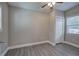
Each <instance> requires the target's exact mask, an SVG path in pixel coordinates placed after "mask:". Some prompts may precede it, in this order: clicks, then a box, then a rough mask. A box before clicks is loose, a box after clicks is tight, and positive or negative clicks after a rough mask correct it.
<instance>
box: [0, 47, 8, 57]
mask: <svg viewBox="0 0 79 59" xmlns="http://www.w3.org/2000/svg"><path fill="white" fill-rule="evenodd" d="M8 50H9V48H7V49H6V50H5V51H4V52H3V53H2V54H1V56H4V55H5V54H6V53H7V52H8Z"/></svg>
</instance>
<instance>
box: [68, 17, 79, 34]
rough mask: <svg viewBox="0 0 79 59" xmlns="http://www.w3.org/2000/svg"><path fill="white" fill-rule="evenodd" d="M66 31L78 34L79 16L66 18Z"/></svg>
mask: <svg viewBox="0 0 79 59" xmlns="http://www.w3.org/2000/svg"><path fill="white" fill-rule="evenodd" d="M67 33H73V34H79V16H74V17H69V18H68V20H67Z"/></svg>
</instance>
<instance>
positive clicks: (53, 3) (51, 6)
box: [41, 2, 63, 9]
mask: <svg viewBox="0 0 79 59" xmlns="http://www.w3.org/2000/svg"><path fill="white" fill-rule="evenodd" d="M56 3H59V4H62V3H63V2H48V3H47V4H44V5H43V6H42V7H41V8H44V7H46V6H49V7H50V9H53V6H54V5H55V4H56Z"/></svg>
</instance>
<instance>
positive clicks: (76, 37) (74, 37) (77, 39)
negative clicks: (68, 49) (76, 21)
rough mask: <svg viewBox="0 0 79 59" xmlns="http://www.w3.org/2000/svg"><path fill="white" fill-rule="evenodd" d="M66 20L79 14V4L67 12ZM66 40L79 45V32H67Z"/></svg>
mask: <svg viewBox="0 0 79 59" xmlns="http://www.w3.org/2000/svg"><path fill="white" fill-rule="evenodd" d="M65 16H66V20H67V18H68V17H73V16H79V6H76V7H74V8H72V9H70V10H68V11H66V12H65ZM65 41H67V42H70V43H74V44H77V45H79V34H67V33H66V39H65Z"/></svg>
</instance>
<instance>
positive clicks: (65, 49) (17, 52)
mask: <svg viewBox="0 0 79 59" xmlns="http://www.w3.org/2000/svg"><path fill="white" fill-rule="evenodd" d="M5 56H79V48H76V47H73V46H71V45H67V44H57V45H56V46H52V45H50V44H48V43H45V44H40V45H34V46H29V47H22V48H16V49H11V50H9V51H8V52H7V53H6V55H5Z"/></svg>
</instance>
